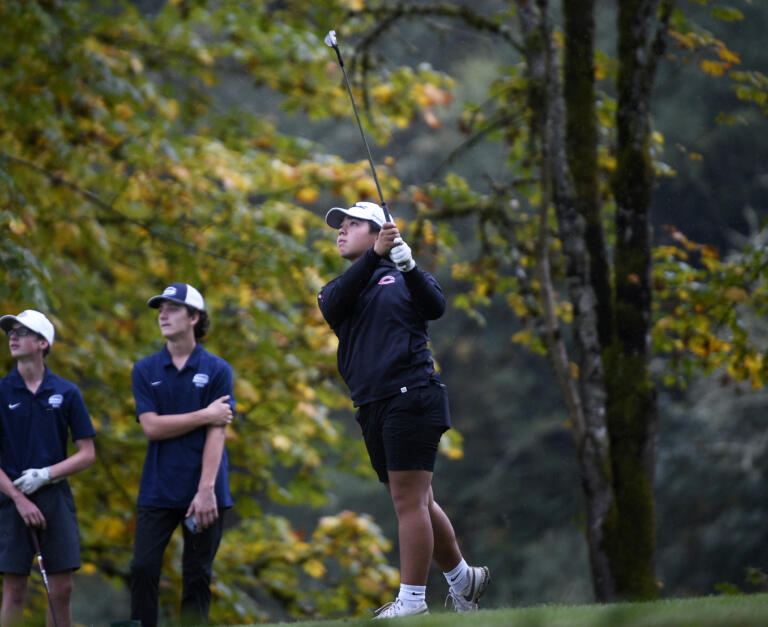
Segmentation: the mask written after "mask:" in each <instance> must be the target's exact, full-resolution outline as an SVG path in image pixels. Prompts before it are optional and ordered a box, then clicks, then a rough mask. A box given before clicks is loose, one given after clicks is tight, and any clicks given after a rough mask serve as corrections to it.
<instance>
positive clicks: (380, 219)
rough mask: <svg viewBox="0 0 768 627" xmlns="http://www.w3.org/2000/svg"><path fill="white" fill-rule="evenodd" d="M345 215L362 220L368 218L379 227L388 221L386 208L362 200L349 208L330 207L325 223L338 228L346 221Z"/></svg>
mask: <svg viewBox="0 0 768 627" xmlns="http://www.w3.org/2000/svg"><path fill="white" fill-rule="evenodd" d="M345 216H349V217H350V218H358V219H360V220H368V221H369V222H373V223H374V224H376V226H379V227H380V226H381V225H382V224H384V223H385V222H386V221H387V220H386V218H385V217H384V210H383V209H382V208H381V207H379V205H377V204H376V203H375V202H364V201H360V202H357V203H355V204H354V205H352V206H351V207H350V208H349V209H342V208H341V207H334V208H333V209H330V210H329V211H328V213H326V214H325V223H326V224H327V225H328V226H330V227H331V228H332V229H338V228H339V227H340V226H341V223H342V222H343V221H344V217H345Z"/></svg>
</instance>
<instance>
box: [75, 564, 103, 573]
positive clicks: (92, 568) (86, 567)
mask: <svg viewBox="0 0 768 627" xmlns="http://www.w3.org/2000/svg"><path fill="white" fill-rule="evenodd" d="M97 572H99V569H98V567H97V566H96V564H93V563H91V562H83V564H82V565H81V566H80V572H79V573H78V574H80V575H95V574H96V573H97Z"/></svg>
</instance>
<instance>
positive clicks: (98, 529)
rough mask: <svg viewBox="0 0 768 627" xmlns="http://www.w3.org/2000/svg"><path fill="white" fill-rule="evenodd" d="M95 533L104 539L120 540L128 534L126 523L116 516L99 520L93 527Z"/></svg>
mask: <svg viewBox="0 0 768 627" xmlns="http://www.w3.org/2000/svg"><path fill="white" fill-rule="evenodd" d="M92 529H93V533H94V534H96V535H97V536H99V537H101V538H102V539H107V540H119V539H122V537H123V536H124V534H125V533H126V528H125V522H124V521H123V520H121V519H120V518H116V517H114V516H109V517H104V518H97V519H96V520H95V521H94V522H93V525H92Z"/></svg>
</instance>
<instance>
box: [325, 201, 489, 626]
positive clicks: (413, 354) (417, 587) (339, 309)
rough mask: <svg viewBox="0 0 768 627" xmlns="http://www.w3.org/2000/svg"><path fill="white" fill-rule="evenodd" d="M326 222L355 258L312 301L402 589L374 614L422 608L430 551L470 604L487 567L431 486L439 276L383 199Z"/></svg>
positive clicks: (443, 410) (460, 601)
mask: <svg viewBox="0 0 768 627" xmlns="http://www.w3.org/2000/svg"><path fill="white" fill-rule="evenodd" d="M325 221H326V222H327V224H328V225H329V226H330V227H332V228H334V229H338V236H337V240H336V242H337V247H338V249H339V253H340V254H341V256H342V257H343V258H345V259H347V260H349V261H351V262H352V265H351V266H350V267H349V268H348V269H347V271H346V272H345V273H344V274H342V275H341V276H339V277H337V278H336V279H334V280H333V281H331V282H330V283H328V285H326V286H325V287H323V289H322V290H321V292H320V294H319V296H318V302H319V305H320V310H321V311H322V313H323V316H324V317H325V319H326V321H327V322H328V324H329V325H330V326H331V328H332V329H333V331H334V333H336V335H337V336H338V338H339V347H338V355H337V357H338V366H339V372H340V373H341V376H342V377H343V379H344V381H345V382H346V384H347V386H348V387H349V389H350V392H351V396H352V401H353V402H354V405H355V407H357V414H356V419H357V422H358V423H359V424H360V428H361V429H362V433H363V438H364V440H365V445H366V447H367V449H368V454H369V456H370V459H371V464H372V465H373V468H374V470H375V471H376V473H377V474H378V476H379V480H380V481H381V482H382V483H384V484H385V485H386V486H387V488H388V489H389V491H390V494H391V496H392V502H393V504H394V507H395V513H396V515H397V523H398V537H399V544H400V575H401V584H400V592H399V594H398V596H397V599H396V600H395V601H394V602H392V603H388V604H387V605H385V606H384V607H382V608H381V609H379V610H378V612H377V618H390V617H396V616H407V615H409V614H424V613H427V612H428V610H427V604H426V600H425V593H426V583H427V574H428V571H429V566H430V563H431V561H432V558H433V557H434V559H435V561H436V562H437V563H438V565H439V566H440V568H441V569H442V570H443V573H444V575H445V577H446V579H447V580H448V583H449V584H450V592H449V598H450V599H451V600H452V601H453V607H454V609H455V610H456V611H459V612H465V611H470V610H476V609H477V600H478V599H479V598H480V596H481V595H482V594H483V593H484V592H485V589H486V587H487V586H488V582H489V581H490V575H489V573H488V568H487V567H485V566H479V567H472V566H468V565H467V563H466V562H465V561H464V559H463V557H462V555H461V552H460V551H459V547H458V545H457V543H456V536H455V534H454V531H453V526H452V525H451V521H450V520H449V519H448V517H447V516H446V514H445V512H443V510H442V509H441V508H440V506H439V505H438V504H437V502H436V501H435V499H434V496H433V494H432V473H433V470H434V464H435V457H436V455H437V448H438V444H439V442H440V437H441V436H442V434H443V433H444V432H445V431H446V430H447V429H448V428H450V416H449V413H448V397H447V395H446V390H445V386H444V385H442V384H441V383H440V380H439V378H438V376H437V374H436V373H435V370H434V365H433V363H432V358H431V353H430V350H429V348H428V346H427V343H428V342H429V337H428V335H427V321H428V320H435V319H437V318H439V317H440V316H441V315H442V314H443V311H444V310H445V298H444V297H443V293H442V291H441V289H440V286H439V285H438V283H437V281H436V280H435V279H434V278H433V277H432V276H431V275H430V274H428V273H427V272H424V271H422V270H420V269H419V268H417V267H416V263H415V262H414V260H413V256H412V254H411V249H410V248H409V246H408V245H407V244H406V243H405V242H402V240H401V239H399V238H400V233H399V232H398V229H397V227H396V226H395V225H394V224H393V223H391V222H385V218H384V212H383V211H382V209H381V207H379V205H376V204H374V203H370V202H358V203H357V204H355V205H354V206H352V207H350V208H349V209H340V208H337V207H336V208H333V209H331V210H330V211H329V212H328V213H327V215H326V217H325ZM393 262H394V263H393Z"/></svg>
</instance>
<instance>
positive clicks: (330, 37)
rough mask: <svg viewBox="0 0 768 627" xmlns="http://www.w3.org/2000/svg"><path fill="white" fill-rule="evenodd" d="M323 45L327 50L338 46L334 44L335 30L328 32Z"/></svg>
mask: <svg viewBox="0 0 768 627" xmlns="http://www.w3.org/2000/svg"><path fill="white" fill-rule="evenodd" d="M325 45H326V46H328V47H329V48H335V47H336V46H337V45H338V44H337V43H336V31H335V30H329V31H328V34H327V35H326V36H325Z"/></svg>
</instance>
